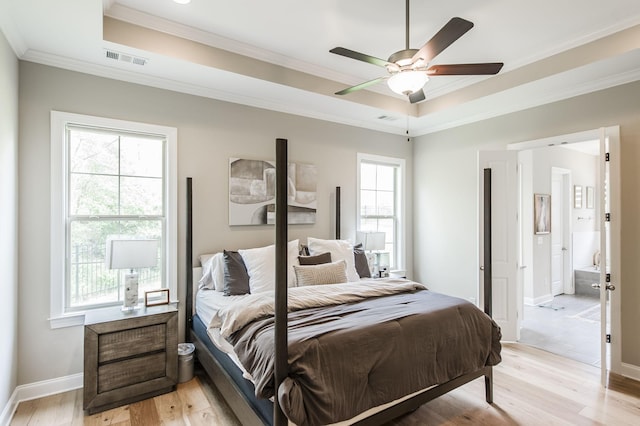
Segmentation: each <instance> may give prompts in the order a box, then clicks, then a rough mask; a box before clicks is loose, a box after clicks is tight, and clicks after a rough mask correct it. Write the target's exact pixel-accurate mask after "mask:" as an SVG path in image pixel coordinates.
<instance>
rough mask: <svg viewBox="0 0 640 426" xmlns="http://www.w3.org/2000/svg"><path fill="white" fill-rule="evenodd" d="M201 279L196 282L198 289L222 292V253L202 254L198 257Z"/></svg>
mask: <svg viewBox="0 0 640 426" xmlns="http://www.w3.org/2000/svg"><path fill="white" fill-rule="evenodd" d="M200 265H202V278H200V281H198V288H199V289H203V288H207V289H209V290H216V291H223V290H224V255H223V254H222V253H216V254H203V255H201V256H200Z"/></svg>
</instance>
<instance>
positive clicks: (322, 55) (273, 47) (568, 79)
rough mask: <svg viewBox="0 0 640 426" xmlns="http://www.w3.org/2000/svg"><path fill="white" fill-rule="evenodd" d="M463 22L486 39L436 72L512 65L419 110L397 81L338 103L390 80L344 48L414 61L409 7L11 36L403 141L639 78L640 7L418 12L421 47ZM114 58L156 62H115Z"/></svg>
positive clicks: (104, 72)
mask: <svg viewBox="0 0 640 426" xmlns="http://www.w3.org/2000/svg"><path fill="white" fill-rule="evenodd" d="M103 15H106V16H108V17H111V18H113V19H116V20H118V21H123V22H124V23H127V25H130V24H134V25H135V28H139V27H143V30H145V31H146V29H152V30H157V31H159V32H160V33H158V32H155V31H152V32H146V33H143V34H142V36H140V37H139V38H138V39H135V37H131V38H129V39H127V37H126V36H125V35H123V34H124V33H122V34H121V33H119V32H118V31H116V32H115V33H114V34H111V35H109V34H108V33H107V30H106V29H107V26H106V25H105V34H104V35H105V37H103ZM453 16H459V17H462V18H465V19H467V20H470V21H472V22H473V23H474V24H475V27H474V28H473V29H472V30H471V31H469V32H468V33H467V34H465V35H464V36H462V37H461V38H460V39H459V40H458V41H456V42H455V43H453V44H452V45H451V46H449V48H447V49H446V50H445V51H444V52H443V53H441V54H440V55H439V56H437V57H436V58H435V59H434V60H433V61H432V63H433V64H439V63H468V62H498V61H499V62H504V64H505V66H504V68H503V70H502V71H501V72H500V74H498V75H496V76H492V77H435V78H432V79H431V80H430V81H429V82H428V83H427V85H426V86H425V93H426V96H427V100H426V101H424V102H421V103H420V104H416V105H411V104H409V103H408V101H406V100H405V99H403V98H402V97H400V96H397V95H395V94H393V93H392V92H391V91H390V90H389V89H388V88H387V86H386V84H385V83H380V84H378V85H376V86H373V87H371V88H370V89H368V90H366V91H361V92H358V93H353V94H350V95H345V96H336V95H334V94H333V92H335V91H336V90H340V89H342V88H345V87H348V86H351V85H355V84H358V83H361V82H363V81H367V80H371V79H373V78H376V77H379V76H383V75H386V71H385V70H384V69H383V68H380V67H376V66H374V65H371V64H367V63H364V62H359V61H355V60H352V59H349V58H345V57H342V56H338V55H334V54H331V53H329V49H331V48H333V47H336V46H342V47H346V48H349V49H352V50H356V51H359V52H362V53H366V54H369V55H372V56H376V57H380V58H383V59H386V58H387V57H388V56H389V55H391V54H392V53H393V52H395V51H397V50H401V49H404V44H405V40H404V37H405V2H404V1H402V0H386V1H382V0H348V1H339V0H322V1H321V0H307V1H299V0H271V1H249V0H234V1H229V2H214V1H211V0H192V1H191V3H190V4H188V5H179V4H176V3H174V2H173V1H172V0H153V1H151V0H103V1H101V0H56V1H51V0H0V28H1V29H2V31H3V33H4V34H5V36H6V37H7V39H8V40H9V43H10V44H11V46H12V47H13V49H14V51H15V52H16V54H17V55H18V57H19V58H21V59H24V60H28V61H33V62H38V63H43V64H47V65H53V66H58V67H62V68H67V69H71V70H77V71H81V72H87V73H91V74H95V75H101V76H107V77H111V78H116V79H121V80H125V81H131V82H136V83H140V84H147V85H151V86H155V87H161V88H167V89H171V90H177V91H182V92H185V93H193V94H197V95H200V96H208V97H211V98H215V99H221V100H226V101H230V102H236V103H242V104H246V105H252V106H256V107H261V108H268V109H273V110H277V111H283V112H289V113H293V114H298V115H303V116H308V117H314V118H320V119H324V120H329V121H335V122H340V123H346V124H350V125H355V126H361V127H365V128H370V129H375V130H380V131H385V132H390V133H395V134H404V133H405V131H407V130H408V131H409V133H410V134H411V135H413V136H415V135H422V134H426V133H430V132H434V131H438V130H442V129H446V128H450V127H454V126H457V125H461V124H465V123H470V122H473V121H477V120H481V119H485V118H489V117H492V116H497V115H501V114H505V113H508V112H512V111H517V110H521V109H524V108H529V107H533V106H537V105H541V104H544V103H547V102H552V101H556V100H560V99H565V98H568V97H571V96H576V95H579V94H582V93H587V92H590V91H594V90H599V89H603V88H607V87H611V86H614V85H618V84H624V83H626V82H630V81H635V80H640V2H639V1H638V0H607V1H602V0H563V1H557V0H539V1H536V2H523V1H513V0H484V1H469V0H447V1H440V2H434V1H429V2H427V1H418V0H414V1H412V2H411V22H410V47H411V48H419V47H421V46H422V44H424V43H425V42H426V41H427V40H429V39H430V38H431V37H432V36H433V35H434V34H435V33H436V32H437V31H438V30H439V29H440V28H441V27H442V26H443V25H444V24H445V23H446V22H447V21H448V20H449V19H450V18H451V17H453ZM163 34H164V35H166V34H170V35H172V36H177V37H180V38H182V39H187V40H189V41H188V42H185V43H187V44H186V45H185V44H182V45H181V46H187V47H189V48H187V49H180V51H178V49H174V50H172V49H171V46H170V45H169V44H168V43H167V42H166V41H164V39H163V38H162V36H163ZM116 40H117V41H116ZM183 41H184V40H183ZM193 41H195V42H198V43H200V44H202V45H206V46H205V47H206V48H209V46H211V47H214V48H218V49H222V50H224V51H229V52H235V53H238V54H240V55H242V56H246V57H247V58H250V59H249V62H246V63H248V64H249V65H245V66H244V68H242V67H241V66H239V65H233V66H231V65H230V66H224V65H220V66H219V65H218V64H223V63H224V61H226V60H232V59H233V61H234V62H235V63H237V62H238V61H237V59H238V57H237V56H234V57H232V56H233V55H230V54H228V53H227V52H222V51H220V50H215V49H212V50H205V51H201V50H197V48H198V46H200V45H198V44H195V43H193ZM154 42H155V44H154ZM190 47H193V52H205V53H204V54H202V56H207V55H209V54H210V55H211V57H210V58H208V59H205V58H204V57H203V58H200V57H197V56H194V55H196V53H193V52H191V50H192V49H191V48H190ZM200 47H201V46H200ZM105 49H110V50H114V51H117V52H120V53H125V54H128V55H133V56H137V57H141V58H144V59H146V60H147V63H146V65H144V66H140V65H134V64H130V63H125V62H121V61H114V60H112V59H107V58H106V56H105ZM227 56H229V58H227ZM247 58H245V59H247ZM240 62H242V61H240ZM271 64H273V65H275V67H272V66H270V65H271ZM261 70H262V71H261ZM291 71H294V72H293V74H292V73H291ZM380 117H383V118H380Z"/></svg>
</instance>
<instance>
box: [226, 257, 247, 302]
mask: <svg viewBox="0 0 640 426" xmlns="http://www.w3.org/2000/svg"><path fill="white" fill-rule="evenodd" d="M223 292H224V295H225V296H239V295H242V294H247V293H250V292H251V291H250V290H249V274H248V273H247V268H246V266H245V265H244V261H243V260H242V256H240V253H238V252H237V251H227V250H224V290H223Z"/></svg>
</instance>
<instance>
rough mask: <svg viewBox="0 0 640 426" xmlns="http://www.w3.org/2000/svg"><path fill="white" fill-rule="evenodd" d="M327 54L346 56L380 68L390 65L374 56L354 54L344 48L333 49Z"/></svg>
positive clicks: (353, 51) (352, 51) (354, 52)
mask: <svg viewBox="0 0 640 426" xmlns="http://www.w3.org/2000/svg"><path fill="white" fill-rule="evenodd" d="M329 52H331V53H335V54H336V55H341V56H346V57H347V58H351V59H356V60H358V61H362V62H368V63H370V64H373V65H378V66H380V67H386V66H387V65H389V64H390V63H389V62H388V61H385V60H384V59H380V58H376V57H375V56H370V55H365V54H364V53H360V52H356V51H355V50H349V49H345V48H344V47H334V48H333V49H331V50H330V51H329Z"/></svg>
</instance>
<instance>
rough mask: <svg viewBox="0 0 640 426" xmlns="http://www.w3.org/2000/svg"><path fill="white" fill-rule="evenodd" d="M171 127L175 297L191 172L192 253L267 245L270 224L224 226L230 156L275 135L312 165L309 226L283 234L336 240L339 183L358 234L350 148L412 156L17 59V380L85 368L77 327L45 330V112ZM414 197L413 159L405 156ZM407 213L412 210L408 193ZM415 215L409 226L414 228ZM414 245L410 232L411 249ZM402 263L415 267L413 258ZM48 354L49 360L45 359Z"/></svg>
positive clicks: (347, 135)
mask: <svg viewBox="0 0 640 426" xmlns="http://www.w3.org/2000/svg"><path fill="white" fill-rule="evenodd" d="M52 109H53V110H58V111H66V112H73V113H80V114H87V115H96V116H103V117H110V118H117V119H125V120H131V121H139V122H148V123H155V124H161V125H166V126H173V127H176V128H177V129H178V174H179V186H178V188H179V194H178V199H179V205H178V214H179V228H178V231H179V247H178V253H179V264H178V265H179V271H178V273H179V275H178V279H179V297H180V299H182V300H184V291H185V288H184V278H183V277H184V270H185V265H184V237H185V235H184V227H185V220H184V212H185V202H184V194H185V192H184V188H185V178H186V177H187V176H191V177H193V178H194V209H195V216H194V231H195V236H194V253H195V254H196V255H197V254H202V253H205V252H212V251H216V250H221V249H223V248H228V249H235V248H248V247H255V246H260V245H266V244H270V243H272V242H273V239H274V231H273V228H272V227H267V226H265V227H233V228H232V227H229V226H228V225H227V223H228V222H227V216H228V212H227V211H228V204H227V203H228V183H227V182H228V161H229V158H230V157H242V158H255V159H274V157H275V148H274V146H275V144H274V141H275V139H276V138H286V139H288V140H289V159H290V161H298V162H305V163H314V164H316V165H317V167H318V216H317V223H316V224H315V225H301V226H291V227H290V232H289V236H290V238H291V239H293V238H304V237H306V236H315V237H320V238H332V237H333V235H334V234H333V232H334V231H333V229H334V228H333V227H334V223H333V202H334V190H335V187H336V186H341V187H342V206H343V211H342V237H343V238H352V237H354V236H355V223H356V211H355V200H356V198H355V184H356V153H357V152H366V153H372V154H378V155H387V156H394V157H399V158H404V159H407V160H409V159H410V158H411V154H412V145H411V144H410V143H408V142H407V141H406V138H404V137H400V136H395V135H389V134H384V133H379V132H374V131H368V130H363V129H358V128H354V127H349V126H344V125H339V124H333V123H328V122H323V121H319V120H313V119H308V118H302V117H298V116H294V115H288V114H282V113H277V112H272V111H266V110H260V109H256V108H249V107H245V106H241V105H236V104H230V103H225V102H219V101H215V100H211V99H207V98H201V97H197V96H191V95H184V94H180V93H175V92H170V91H166V90H160V89H154V88H150V87H146V86H140V85H135V84H129V83H123V82H118V81H115V80H109V79H105V78H98V77H93V76H89V75H85V74H80V73H74V72H69V71H64V70H61V69H57V68H52V67H47V66H43V65H37V64H33V63H29V62H21V63H20V179H21V180H20V190H21V198H20V215H21V221H20V234H19V236H20V241H21V245H22V250H21V256H20V261H19V262H20V296H21V297H20V300H21V302H20V306H19V320H20V321H19V324H20V331H19V332H20V339H19V352H18V353H19V354H20V365H19V369H18V371H19V374H18V383H20V384H25V383H32V382H36V381H40V380H45V379H52V378H57V377H63V376H67V375H70V374H74V373H79V372H81V371H82V338H83V337H82V327H71V328H63V329H56V330H51V329H50V328H49V323H48V321H47V318H48V315H49V282H50V279H49V278H50V277H49V268H48V262H49V231H50V228H49V207H50V195H49V172H50V157H49V155H50V154H49V140H50V136H49V127H50V125H49V122H50V118H49V114H50V111H51V110H52ZM407 164H408V165H409V166H408V169H407V176H408V177H409V179H408V194H412V191H413V189H412V186H411V179H410V177H411V176H412V170H411V161H407ZM407 201H408V203H407V210H408V211H409V212H411V211H412V208H413V207H412V204H411V199H409V200H407ZM410 220H411V215H410V214H409V223H408V226H407V231H408V235H409V237H410V236H411V235H412V227H411V221H410ZM412 244H413V242H412V239H411V238H409V241H408V248H409V249H410V248H411V245H412ZM408 253H409V254H411V250H408ZM408 260H409V262H408V264H407V265H406V266H407V269H408V270H409V271H410V270H411V269H412V267H413V265H412V262H411V257H410V256H409V259H408ZM45 360H46V362H45Z"/></svg>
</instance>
